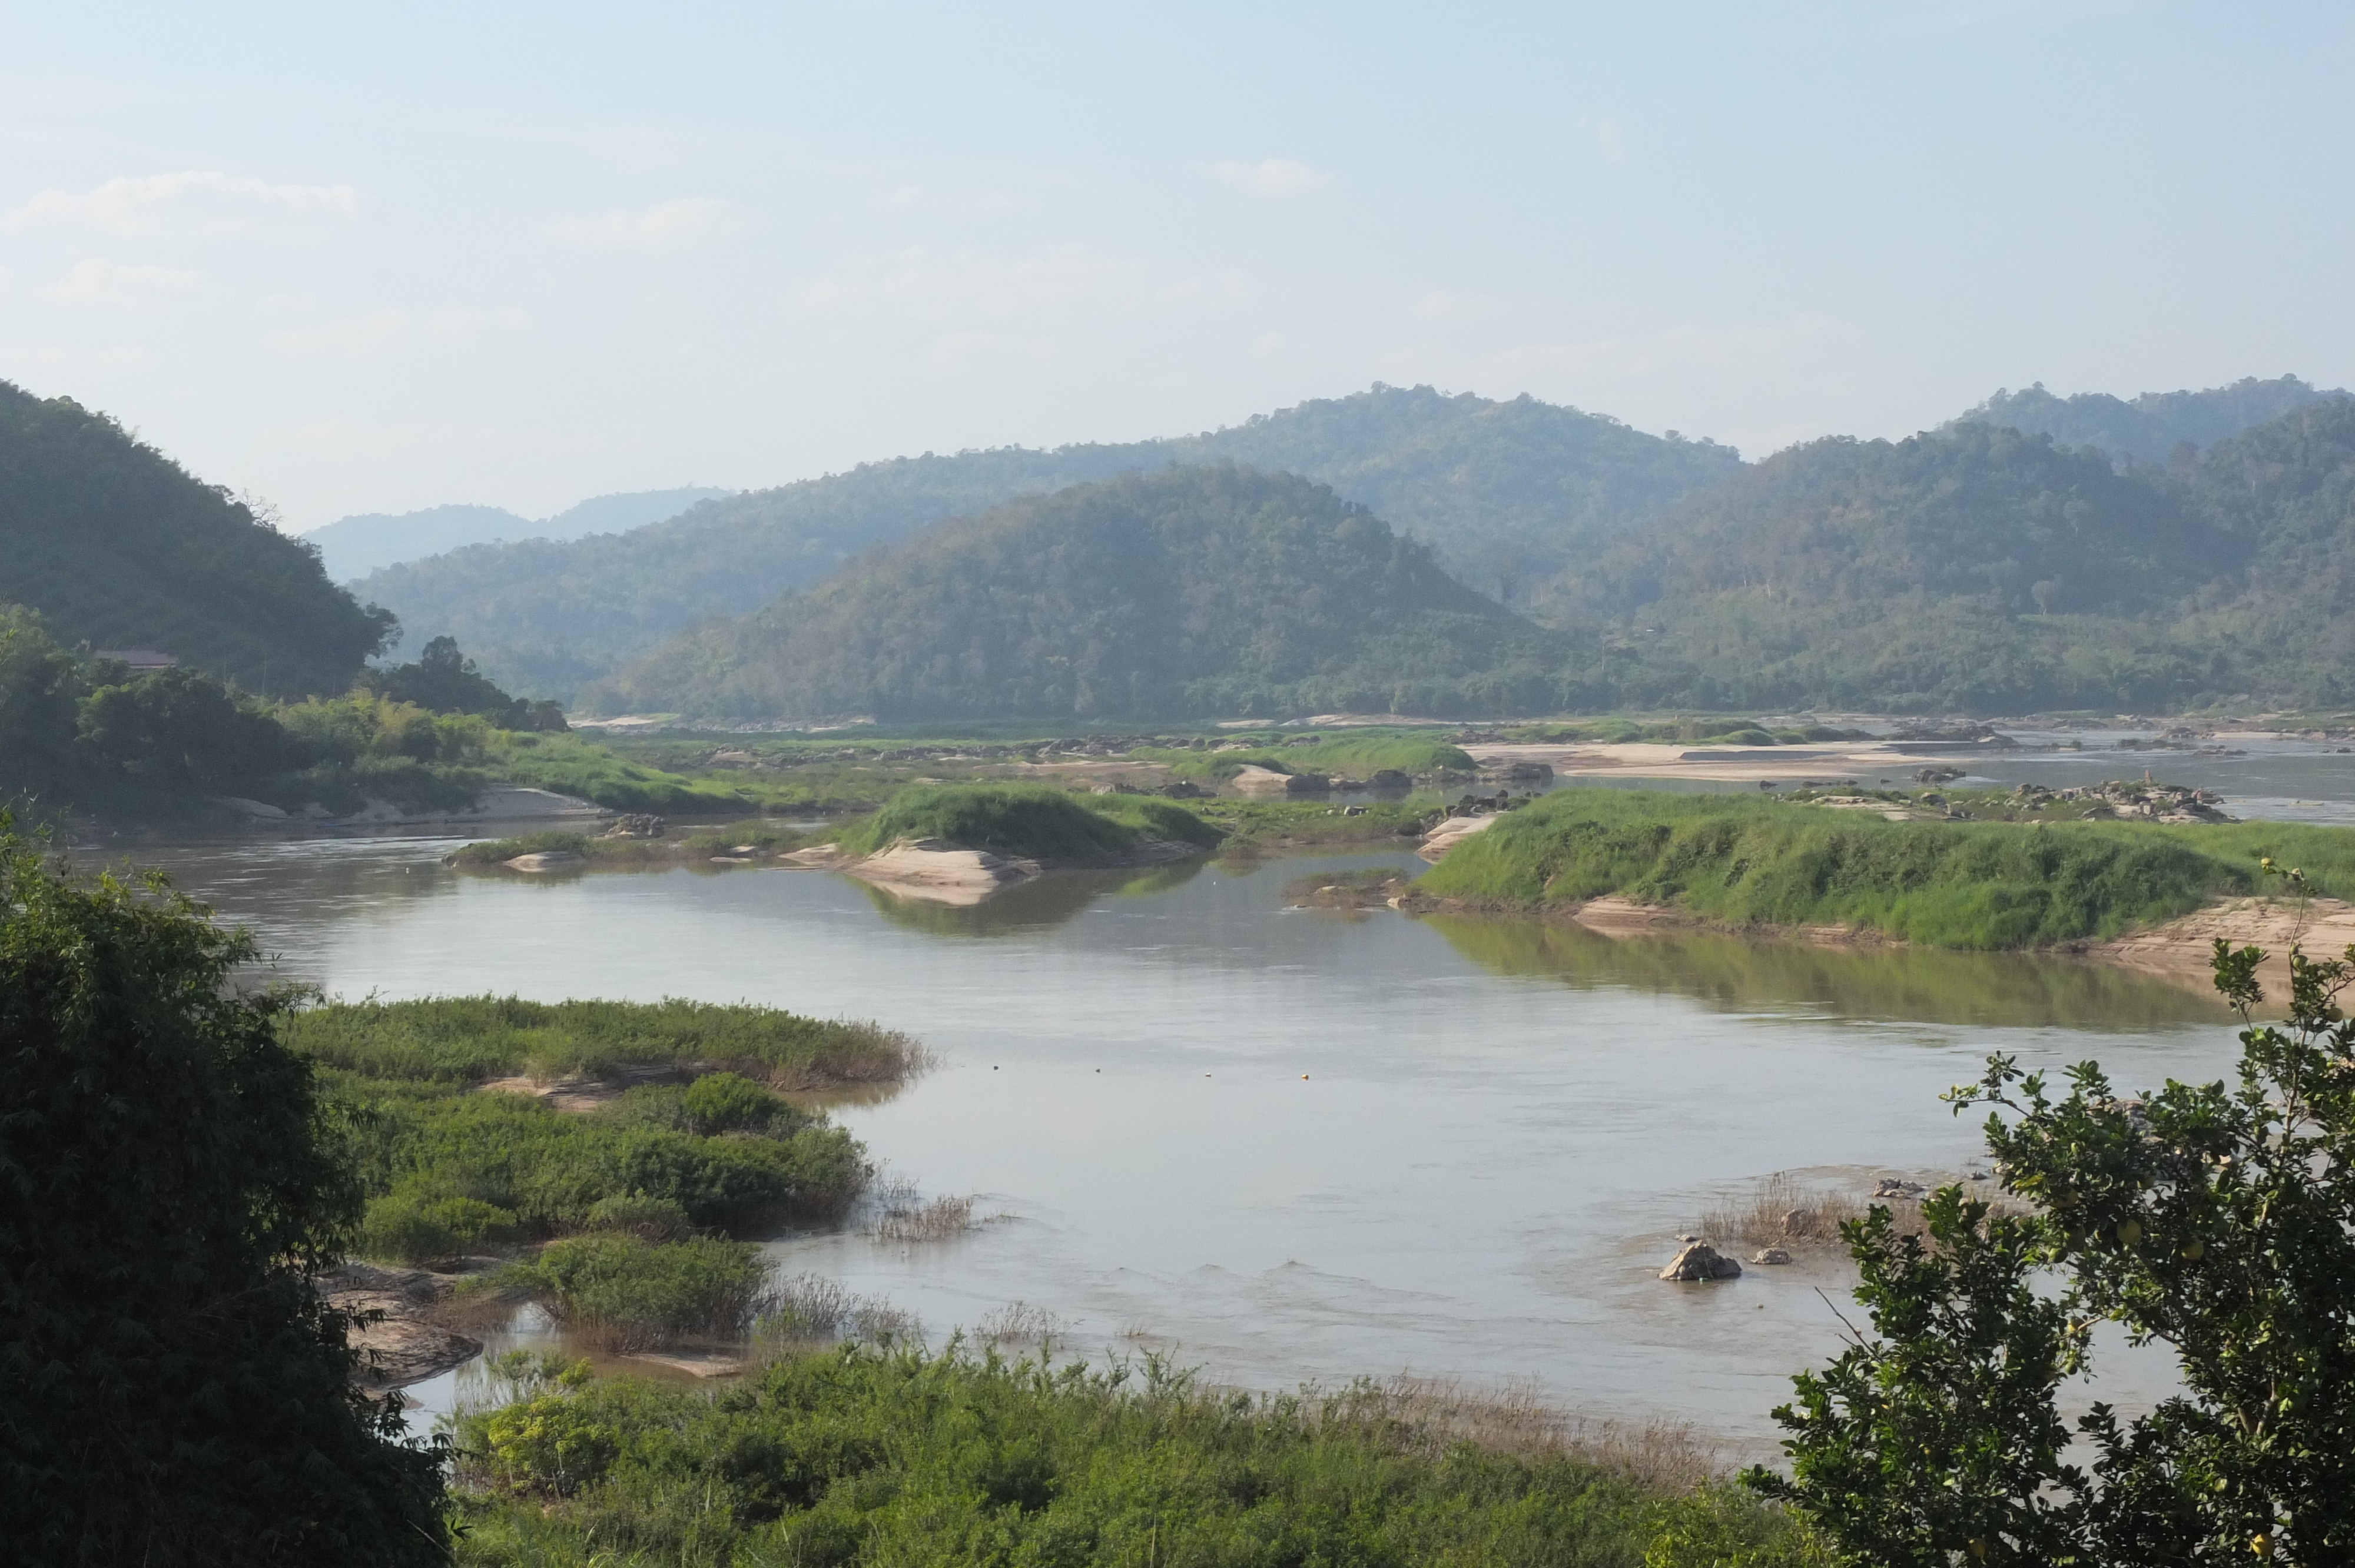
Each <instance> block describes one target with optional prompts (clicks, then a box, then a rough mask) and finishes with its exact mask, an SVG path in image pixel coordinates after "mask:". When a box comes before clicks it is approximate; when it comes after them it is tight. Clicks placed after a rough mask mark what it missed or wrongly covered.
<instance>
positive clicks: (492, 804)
mask: <svg viewBox="0 0 2355 1568" xmlns="http://www.w3.org/2000/svg"><path fill="white" fill-rule="evenodd" d="M214 803H215V804H217V805H221V806H226V807H228V808H229V809H230V810H234V811H236V812H237V813H238V814H240V816H242V817H244V818H245V819H246V820H247V821H250V822H254V823H257V824H261V823H270V824H273V825H284V826H287V827H314V828H382V827H399V826H404V825H409V826H425V825H433V826H443V825H450V826H458V825H464V826H473V825H475V824H477V823H483V822H533V821H537V822H576V821H577V822H587V821H602V820H603V819H605V818H607V817H610V816H612V815H613V812H611V811H609V810H606V809H605V808H604V807H602V806H600V805H597V804H595V803H594V802H593V801H589V800H580V799H578V798H576V797H574V796H571V795H559V794H558V793H557V792H556V791H555V790H553V789H527V788H525V787H523V786H521V785H510V784H502V785H497V786H495V787H494V788H491V789H485V790H484V791H483V792H482V793H481V794H480V795H479V796H477V797H476V798H475V800H474V804H473V805H472V806H464V807H458V808H455V809H453V810H426V809H419V810H410V808H408V807H405V806H397V805H394V804H393V803H392V802H391V801H389V800H370V801H368V803H367V804H366V805H365V806H362V807H361V808H360V809H359V810H357V811H352V812H348V813H346V814H344V815H341V816H338V815H336V813H335V812H333V811H330V810H327V809H326V808H325V806H322V805H320V804H319V803H318V802H316V801H313V802H312V803H311V804H310V805H307V806H305V807H304V808H303V809H302V810H299V811H288V810H283V809H282V808H281V807H277V806H273V805H272V804H270V803H269V802H268V801H266V800H246V799H245V798H243V797H242V796H237V795H220V796H216V797H214Z"/></svg>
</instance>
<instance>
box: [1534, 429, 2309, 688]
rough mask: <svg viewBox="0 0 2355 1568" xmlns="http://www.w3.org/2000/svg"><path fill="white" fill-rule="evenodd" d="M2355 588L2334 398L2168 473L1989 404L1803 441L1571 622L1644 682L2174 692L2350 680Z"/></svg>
mask: <svg viewBox="0 0 2355 1568" xmlns="http://www.w3.org/2000/svg"><path fill="white" fill-rule="evenodd" d="M2350 593H2355V402H2350V400H2348V399H2344V398H2332V399H2326V400H2322V401H2318V402H2314V403H2311V404H2309V405H2307V407H2305V408H2299V409H2296V410H2295V411H2293V412H2291V413H2289V414H2286V415H2284V416H2282V417H2280V418H2276V419H2275V420H2273V421H2270V422H2268V423H2266V424H2264V425H2261V426H2258V427H2256V428H2254V429H2250V430H2247V431H2244V432H2243V433H2242V434H2241V435H2239V436H2236V437H2234V438H2232V439H2231V440H2226V441H2222V442H2219V443H2218V444H2216V445H2215V446H2213V447H2211V448H2210V449H2209V450H2206V451H2205V452H2202V453H2200V455H2199V457H2198V459H2197V461H2196V462H2195V463H2194V464H2192V465H2191V466H2190V467H2189V468H2188V469H2185V470H2184V471H2183V472H2182V473H2180V474H2179V475H2177V476H2169V474H2167V473H2165V472H2163V471H2159V470H2157V469H2154V468H2147V467H2146V468H2140V469H2135V470H2131V471H2127V472H2124V473H2121V472H2119V471H2115V469H2113V468H2112V466H2111V464H2110V463H2109V461H2107V460H2106V459H2105V458H2104V457H2103V456H2102V455H2101V454H2100V453H2098V452H2094V451H2089V450H2073V449H2067V448H2063V447H2061V446H2058V445H2056V443H2054V442H2053V440H2051V438H2048V437H2044V436H2030V435H2024V434H2022V433H2020V432H2019V431H2017V430H2009V429H1995V428H1991V427H1988V426H1985V425H1967V424H1966V425H1962V426H1958V427H1955V428H1953V429H1947V430H1943V431H1938V432H1934V433H1930V434H1925V435H1921V436H1916V437H1914V438H1913V439H1912V440H1904V441H1898V442H1888V441H1856V440H1845V439H1836V440H1824V441H1817V442H1813V443H1810V444H1808V445H1806V446H1803V447H1797V448H1794V449H1792V450H1788V451H1785V452H1781V453H1778V454H1776V455H1775V456H1774V457H1772V458H1770V459H1768V460H1767V461H1764V462H1763V463H1760V464H1758V465H1757V466H1756V467H1755V468H1754V469H1751V470H1749V471H1745V472H1743V473H1742V475H1740V476H1739V477H1737V478H1736V479H1735V480H1733V481H1732V482H1730V483H1728V484H1727V485H1725V486H1723V487H1721V489H1719V490H1716V491H1713V492H1710V493H1707V494H1704V495H1700V496H1697V497H1694V498H1692V499H1691V500H1689V501H1688V502H1687V503H1684V504H1683V505H1682V506H1680V507H1678V509H1677V510H1676V511H1674V512H1672V513H1670V514H1668V516H1666V517H1664V518H1663V519H1661V520H1660V521H1659V522H1658V523H1657V524H1653V525H1651V526H1649V527H1646V529H1644V530H1642V531H1640V532H1639V533H1637V534H1636V535H1631V536H1630V537H1628V538H1627V539H1625V540H1623V541H1622V542H1621V543H1620V544H1619V545H1617V546H1614V547H1613V548H1612V549H1611V550H1610V551H1608V552H1606V553H1605V554H1604V556H1601V557H1600V558H1598V560H1597V561H1596V562H1595V563H1594V565H1593V567H1591V568H1589V569H1588V570H1586V571H1584V572H1583V573H1582V574H1580V576H1579V577H1578V578H1577V580H1576V582H1575V585H1574V599H1573V603H1574V613H1572V615H1571V616H1570V617H1569V618H1568V620H1567V624H1568V625H1569V627H1570V628H1571V629H1572V630H1574V631H1577V632H1581V633H1582V634H1584V635H1585V636H1587V637H1591V638H1594V639H1599V640H1600V641H1601V642H1602V643H1603V644H1604V646H1605V647H1606V648H1607V652H1604V653H1602V654H1600V655H1599V656H1598V657H1599V664H1600V669H1601V670H1602V671H1607V674H1608V681H1609V684H1610V687H1611V689H1612V691H1613V693H1614V695H1615V696H1616V697H1617V698H1618V699H1619V700H1620V701H1622V702H1625V703H1629V704H1637V705H1692V706H1700V707H1717V708H1730V707H1752V706H1763V707H1806V706H1817V707H1829V708H1838V707H1872V708H1881V709H1884V710H1886V709H1898V710H1914V711H1922V710H1929V711H1953V710H1957V709H1960V710H1966V711H1976V712H1980V713H2019V712H2026V711H2032V710H2036V709H2047V708H2050V709H2070V708H2100V709H2111V710H2115V709H2118V708H2141V709H2147V710H2150V711H2160V712H2164V711H2169V710H2171V709H2178V708H2182V707H2188V706H2199V705H2207V704H2211V703H2231V702H2243V701H2249V700H2255V701H2260V702H2267V701H2278V702H2288V703H2298V704H2308V705H2321V704H2343V703H2346V702H2348V701H2350V700H2355V681H2350V671H2355V664H2350V659H2349V655H2350V653H2355V617H2350V615H2349V613H2348V607H2349V605H2350V597H2349V596H2350ZM1595 673H1598V672H1595V671H1590V672H1589V674H1590V676H1592V675H1593V674H1595Z"/></svg>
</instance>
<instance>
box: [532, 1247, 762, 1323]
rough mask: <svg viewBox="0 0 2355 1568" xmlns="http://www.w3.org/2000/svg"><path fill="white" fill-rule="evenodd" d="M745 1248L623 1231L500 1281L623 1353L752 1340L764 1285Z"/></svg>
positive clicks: (544, 1253) (550, 1255)
mask: <svg viewBox="0 0 2355 1568" xmlns="http://www.w3.org/2000/svg"><path fill="white" fill-rule="evenodd" d="M768 1277H769V1270H768V1266H767V1265H765V1264H763V1263H762V1261H761V1253H760V1249H759V1248H758V1247H755V1246H752V1245H750V1244H748V1243H743V1242H730V1241H719V1240H717V1239H714V1238H712V1237H708V1236H701V1237H697V1238H695V1239H693V1240H689V1241H681V1242H649V1241H645V1240H644V1239H642V1238H640V1237H637V1236H634V1235H630V1234H624V1233H622V1232H619V1231H607V1232H600V1233H597V1234H591V1235H584V1236H574V1237H572V1238H571V1239H570V1240H568V1241H559V1242H553V1243H551V1244H549V1245H548V1246H547V1247H545V1248H544V1249H542V1250H541V1252H540V1255H538V1257H537V1258H534V1259H533V1260H532V1261H531V1262H529V1263H519V1264H515V1265H512V1266H509V1267H507V1268H506V1269H504V1270H502V1271H501V1273H500V1276H499V1282H500V1283H501V1284H502V1285H505V1286H506V1287H510V1288H520V1289H522V1290H525V1291H527V1292H528V1293H530V1294H531V1295H532V1296H534V1297H535V1298H538V1300H539V1302H540V1304H541V1305H542V1306H544V1307H545V1308H547V1309H548V1310H549V1313H550V1314H551V1315H552V1316H554V1317H555V1318H556V1319H559V1321H561V1322H562V1323H564V1324H565V1325H566V1327H568V1328H569V1329H570V1330H572V1332H573V1333H574V1334H575V1335H576V1336H577V1337H579V1338H580V1339H581V1340H586V1341H588V1342H589V1343H591V1344H594V1345H596V1346H597V1347H598V1348H600V1349H602V1350H608V1351H622V1352H628V1351H643V1350H648V1349H651V1348H653V1347H654V1346H656V1345H663V1344H670V1343H674V1342H676V1341H677V1340H683V1339H739V1338H741V1337H742V1336H743V1335H744V1334H746V1333H747V1332H749V1331H750V1330H751V1326H752V1320H753V1317H754V1314H755V1311H756V1309H757V1308H758V1306H759V1304H760V1300H761V1296H762V1287H763V1286H765V1285H766V1284H767V1283H768Z"/></svg>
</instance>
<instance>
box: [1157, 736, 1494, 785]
mask: <svg viewBox="0 0 2355 1568" xmlns="http://www.w3.org/2000/svg"><path fill="white" fill-rule="evenodd" d="M1130 755H1132V756H1134V757H1136V758H1141V759H1145V760H1149V761H1156V762H1162V763H1166V764H1167V766H1168V768H1169V770H1170V771H1171V772H1172V773H1175V774H1177V775H1178V776H1179V777H1180V778H1188V779H1231V778H1233V777H1234V776H1235V775H1236V774H1237V773H1239V772H1241V770H1242V769H1243V768H1245V767H1246V766H1250V767H1256V768H1273V769H1274V770H1275V771H1277V772H1279V773H1324V774H1352V775H1359V776H1363V775H1365V774H1369V773H1379V772H1381V771H1382V770H1383V769H1385V768H1389V769H1393V770H1395V771H1397V772H1400V773H1407V774H1415V773H1470V772H1473V771H1475V770H1476V769H1477V768H1478V767H1479V764H1477V763H1476V762H1474V761H1473V760H1472V758H1471V755H1470V754H1469V753H1468V752H1466V751H1465V749H1464V748H1463V747H1459V746H1457V745H1455V743H1454V742H1452V741H1446V740H1440V739H1438V738H1436V737H1433V736H1420V735H1380V734H1376V735H1347V736H1317V737H1316V739H1314V740H1313V741H1307V742H1305V743H1304V742H1302V741H1299V740H1282V741H1273V742H1270V743H1268V744H1266V745H1261V746H1253V747H1250V748H1249V749H1245V750H1238V751H1190V750H1189V751H1178V750H1173V749H1170V748H1167V747H1158V748H1156V747H1140V748H1139V749H1137V750H1136V751H1135V752H1133V753H1131V754H1130Z"/></svg>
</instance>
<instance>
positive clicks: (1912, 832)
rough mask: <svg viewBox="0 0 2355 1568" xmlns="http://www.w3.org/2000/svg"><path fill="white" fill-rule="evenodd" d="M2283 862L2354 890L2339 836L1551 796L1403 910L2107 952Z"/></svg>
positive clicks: (1486, 835)
mask: <svg viewBox="0 0 2355 1568" xmlns="http://www.w3.org/2000/svg"><path fill="white" fill-rule="evenodd" d="M2265 855H2272V856H2275V857H2276V858H2281V859H2286V860H2287V859H2295V860H2296V863H2299V864H2301V865H2302V866H2303V867H2304V869H2305V870H2306V871H2307V878H2308V883H2309V885H2312V886H2313V887H2314V888H2315V889H2316V891H2318V892H2333V893H2335V892H2339V891H2341V890H2345V889H2350V888H2355V832H2349V831H2347V830H2344V829H2332V828H2306V827H2292V826H2285V825H2283V824H2280V823H2272V822H2265V823H2255V822H2252V823H2243V824H2239V825H2219V826H2180V827H2179V826H2158V825H2156V824H2152V825H2143V824H2133V823H2099V822H2056V823H2052V824H2051V825H2049V826H2048V825H2031V824H2019V823H2009V822H1891V821H1886V820H1884V819H1881V818H1880V817H1877V816H1875V815H1872V814H1870V813H1868V812H1863V811H1855V810H1831V809H1828V808H1824V807H1811V806H1797V805H1790V804H1785V803H1782V802H1777V801H1769V800H1744V799H1742V798H1739V797H1727V796H1694V795H1671V794H1667V793H1652V792H1645V791H1635V790H1610V789H1564V790H1557V791H1555V792H1554V793H1552V794H1550V795H1548V796H1546V797H1544V798H1543V799H1541V800H1538V801H1536V802H1534V803H1533V804H1531V805H1530V806H1529V807H1527V808H1526V809H1524V810H1518V811H1516V812H1514V813H1513V814H1512V815H1510V816H1508V817H1507V818H1505V819H1504V820H1503V821H1499V822H1497V824H1496V825H1495V826H1494V827H1491V828H1489V829H1487V831H1486V832H1481V833H1478V834H1476V835H1474V836H1473V837H1471V838H1468V839H1466V840H1465V841H1464V842H1461V843H1460V844H1458V845H1457V846H1456V847H1455V849H1453V850H1451V851H1450V852H1449V853H1448V855H1447V858H1446V859H1445V860H1444V861H1443V862H1442V863H1440V864H1439V865H1438V866H1437V867H1436V868H1434V869H1433V871H1432V872H1431V873H1430V874H1427V875H1426V876H1424V877H1423V879H1422V881H1421V882H1420V883H1419V884H1417V890H1418V892H1419V893H1420V894H1422V895H1426V896H1429V897H1433V898H1443V899H1459V900H1464V901H1466V902H1470V903H1475V904H1490V905H1495V906H1502V907H1524V908H1538V907H1542V906H1547V905H1551V904H1573V903H1578V902H1582V901H1583V900H1586V899H1590V898H1597V897H1601V896H1603V895H1606V894H1617V895H1624V896H1625V897H1628V898H1631V899H1634V900H1636V901H1637V902H1639V903H1646V904H1664V905H1668V904H1672V905H1676V906H1680V907H1682V908H1685V909H1687V910H1689V911H1690V912H1692V913H1693V914H1695V915H1698V916H1704V917H1707V918H1710V919H1716V920H1722V921H1726V922H1730V923H1734V924H1766V925H1778V926H1825V925H1838V926H1845V927H1853V928H1858V929H1867V930H1876V931H1880V932H1882V933H1885V934H1886V935H1888V936H1891V937H1895V938H1904V939H1907V940H1911V941H1916V942H1922V943H1925V944H1928V945H1931V946H1934V947H1946V948H2025V947H2034V946H2038V945H2041V944H2045V943H2052V942H2064V941H2073V940H2079V939H2083V938H2105V937H2110V936H2114V935H2115V934H2116V933H2118V932H2119V931H2121V930H2123V929H2126V927H2130V926H2133V925H2137V924H2139V923H2145V922H2153V921H2159V920H2166V919H2170V918H2173V917H2175V916H2179V915H2184V914H2188V913H2190V911H2192V910H2194V909H2196V908H2198V907H2200V905H2202V904H2203V903H2205V902H2206V901H2207V900H2209V899H2210V898H2211V897H2213V896H2215V895H2220V894H2243V893H2247V892H2249V891H2251V890H2252V889H2254V887H2255V886H2256V885H2257V883H2258V873H2257V862H2258V859H2259V858H2260V857H2261V856H2265Z"/></svg>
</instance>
